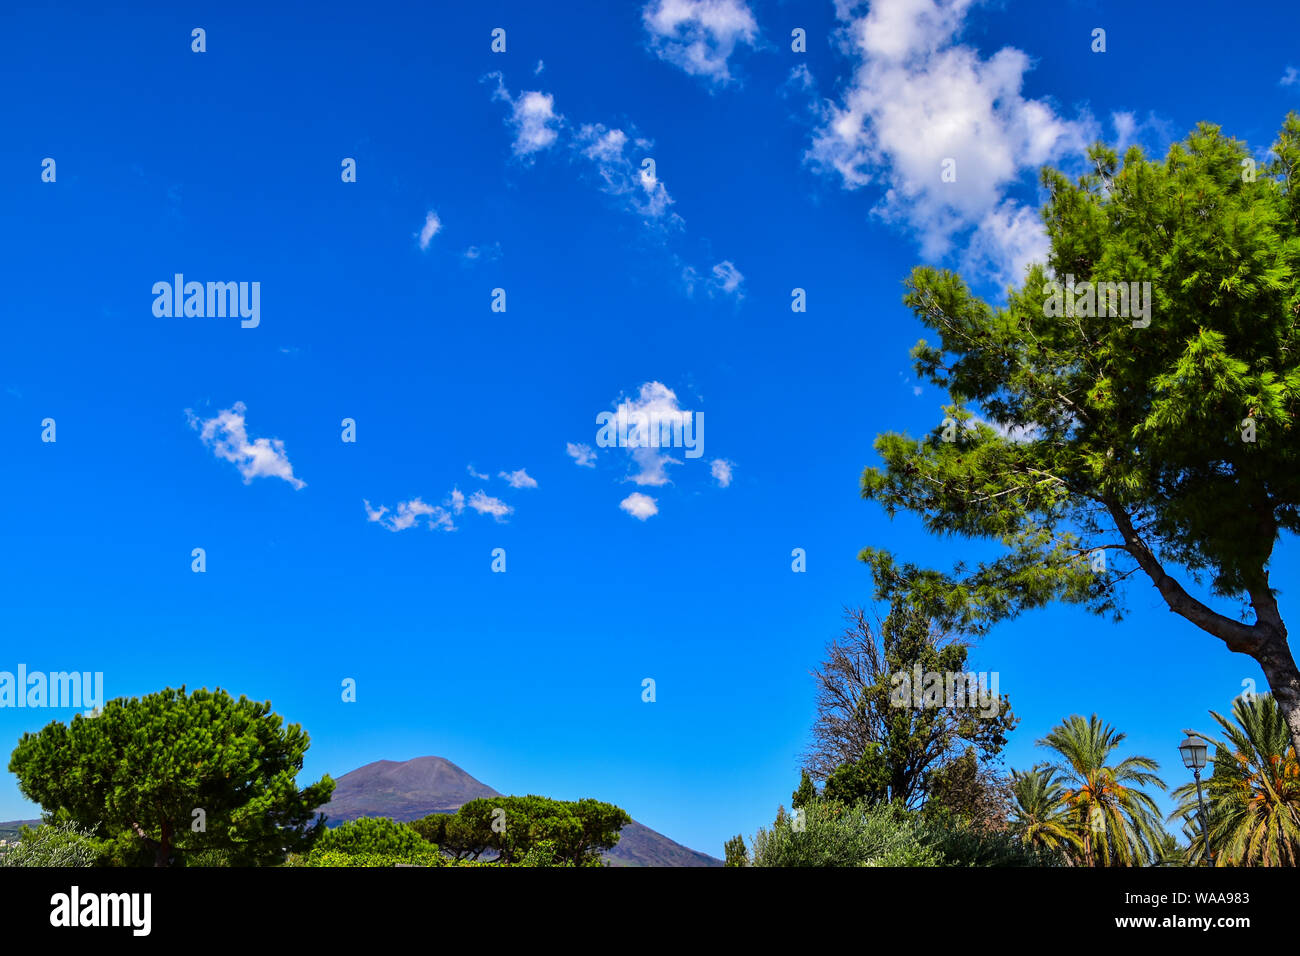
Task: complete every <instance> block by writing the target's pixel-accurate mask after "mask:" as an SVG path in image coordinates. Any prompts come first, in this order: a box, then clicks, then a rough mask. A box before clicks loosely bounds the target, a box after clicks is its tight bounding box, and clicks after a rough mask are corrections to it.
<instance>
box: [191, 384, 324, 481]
mask: <svg viewBox="0 0 1300 956" xmlns="http://www.w3.org/2000/svg"><path fill="white" fill-rule="evenodd" d="M247 410H248V409H247V408H246V407H245V406H244V403H243V402H235V404H234V406H233V407H232V408H227V409H224V410H223V411H220V412H218V413H217V414H216V416H214V417H213V418H207V419H203V418H199V417H198V416H197V415H195V414H194V412H192V411H191V410H190V409H186V410H185V415H186V417H187V418H188V420H189V423H190V427H191V428H193V429H195V430H196V431H197V432H198V433H199V437H200V438H201V439H202V440H203V444H205V445H207V446H208V447H209V448H211V449H212V453H213V454H214V455H216V456H217V457H218V458H223V459H225V460H226V461H228V462H231V463H233V464H234V465H235V467H236V468H238V469H239V473H240V474H241V475H243V476H244V484H246V485H247V484H249V483H251V482H252V480H253V479H254V478H280V479H282V480H284V481H287V482H288V483H289V484H291V485H293V486H294V488H305V487H306V482H304V481H300V480H299V479H297V478H295V477H294V475H293V465H291V464H290V463H289V456H288V455H287V454H285V451H284V442H283V441H281V440H280V439H278V438H255V439H252V440H250V439H249V437H248V427H247V425H246V423H245V421H244V413H245V412H246V411H247Z"/></svg>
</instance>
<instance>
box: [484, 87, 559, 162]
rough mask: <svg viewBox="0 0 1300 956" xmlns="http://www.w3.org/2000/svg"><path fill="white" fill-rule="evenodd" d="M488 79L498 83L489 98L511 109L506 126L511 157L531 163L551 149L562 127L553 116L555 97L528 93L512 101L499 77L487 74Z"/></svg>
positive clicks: (529, 91) (554, 113) (532, 91)
mask: <svg viewBox="0 0 1300 956" xmlns="http://www.w3.org/2000/svg"><path fill="white" fill-rule="evenodd" d="M488 76H489V77H491V78H495V79H496V81H497V88H496V90H495V91H494V92H493V93H492V98H493V99H495V100H501V101H502V102H504V103H507V104H509V106H510V115H509V116H508V117H507V118H506V124H507V125H508V126H509V127H510V128H511V130H512V131H513V132H514V142H513V143H512V144H511V148H512V149H513V150H514V154H515V155H516V156H518V157H519V158H520V159H523V160H531V159H532V158H533V157H534V155H535V154H536V153H540V152H543V151H544V150H547V149H550V148H551V147H552V146H554V145H555V143H556V142H557V141H558V140H559V138H560V129H561V127H562V126H563V125H564V117H563V116H561V115H560V114H559V113H557V112H555V97H554V96H552V95H551V94H550V93H543V92H541V91H540V90H527V91H525V92H522V93H520V94H519V96H517V97H512V96H511V95H510V91H509V90H507V89H506V88H505V83H504V78H503V77H502V75H501V74H500V73H489V74H488Z"/></svg>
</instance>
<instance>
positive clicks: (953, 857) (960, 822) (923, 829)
mask: <svg viewBox="0 0 1300 956" xmlns="http://www.w3.org/2000/svg"><path fill="white" fill-rule="evenodd" d="M918 829H919V835H920V838H921V840H922V841H923V842H924V843H925V844H926V845H927V846H929V847H931V848H932V849H933V850H934V851H935V852H936V853H937V854H938V855H939V857H940V858H941V863H940V865H941V866H1059V865H1060V864H1061V858H1060V855H1059V854H1056V853H1052V852H1050V851H1047V850H1039V849H1036V848H1034V847H1031V846H1027V845H1025V844H1024V843H1023V842H1021V840H1020V838H1019V837H1018V836H1017V835H1016V834H1014V833H1012V832H1011V831H1009V830H998V831H993V830H986V829H982V828H980V827H978V826H975V825H973V824H971V823H970V822H969V821H967V820H965V819H962V818H961V817H959V816H957V815H956V814H953V813H950V812H946V811H942V810H940V811H931V812H929V813H926V814H924V815H923V820H922V822H921V824H920V826H919V828H918Z"/></svg>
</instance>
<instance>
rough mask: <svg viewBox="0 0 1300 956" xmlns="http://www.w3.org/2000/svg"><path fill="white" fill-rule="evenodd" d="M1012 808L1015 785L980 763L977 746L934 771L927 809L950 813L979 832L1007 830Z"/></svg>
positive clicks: (925, 807) (932, 811)
mask: <svg viewBox="0 0 1300 956" xmlns="http://www.w3.org/2000/svg"><path fill="white" fill-rule="evenodd" d="M1010 809H1011V788H1010V787H1009V786H1008V784H1007V782H1006V781H1005V780H1004V779H1003V778H1002V777H1001V776H1000V775H998V774H997V773H995V772H994V771H993V770H992V769H991V768H989V767H987V766H980V763H979V760H978V758H977V757H976V755H975V750H974V748H968V749H967V750H966V752H965V753H964V754H962V755H961V756H960V757H957V758H956V759H954V760H950V761H948V762H947V763H946V764H944V765H943V766H941V767H940V768H939V769H938V770H936V771H935V772H934V774H933V775H932V776H931V780H930V792H929V797H928V799H927V800H926V802H925V806H924V810H925V811H926V812H927V813H930V814H936V813H947V814H950V815H951V816H952V818H953V819H960V820H962V821H964V822H965V823H966V824H967V825H969V826H970V827H971V828H973V829H975V830H979V831H987V832H996V831H1000V830H1002V829H1004V828H1005V827H1006V824H1007V815H1008V813H1009V812H1010Z"/></svg>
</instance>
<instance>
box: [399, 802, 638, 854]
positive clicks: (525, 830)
mask: <svg viewBox="0 0 1300 956" xmlns="http://www.w3.org/2000/svg"><path fill="white" fill-rule="evenodd" d="M631 822H632V818H631V817H630V816H629V815H628V814H627V813H626V811H624V810H621V809H620V808H618V807H616V806H614V805H613V804H609V803H602V802H601V801H599V800H592V799H590V798H584V799H582V800H573V801H568V800H552V799H550V798H549V797H540V796H536V795H529V796H525V797H483V798H479V799H477V800H471V801H469V802H468V803H466V804H465V805H464V806H462V807H461V808H460V809H459V810H457V811H456V813H454V814H437V813H435V814H431V815H430V816H427V817H425V818H423V819H422V820H417V821H415V822H414V823H413V824H411V827H412V828H413V829H414V830H415V831H416V832H417V833H418V834H420V835H421V836H423V837H424V838H425V839H427V840H430V841H431V842H436V843H437V844H438V845H439V846H440V847H442V849H443V850H444V851H445V852H447V853H450V854H451V855H452V856H453V857H455V858H456V859H478V858H479V857H480V856H482V855H484V854H492V855H495V856H496V858H497V859H498V860H499V861H500V862H502V863H522V862H523V860H524V859H525V858H526V857H527V855H528V853H529V851H530V850H532V849H533V848H534V847H536V846H538V845H539V844H540V843H542V842H549V843H550V844H551V846H552V850H551V851H550V852H552V853H553V854H554V856H553V859H554V860H555V861H556V862H555V863H554V864H546V865H560V864H564V865H571V866H593V865H597V866H598V865H600V862H601V854H602V853H603V852H604V851H605V850H608V849H610V848H611V847H613V846H614V845H615V844H616V843H617V842H618V838H619V830H621V829H622V828H623V827H624V826H626V825H627V824H629V823H631ZM540 852H542V854H543V855H544V853H545V852H546V851H540ZM541 858H543V857H542V856H535V857H534V859H541Z"/></svg>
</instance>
